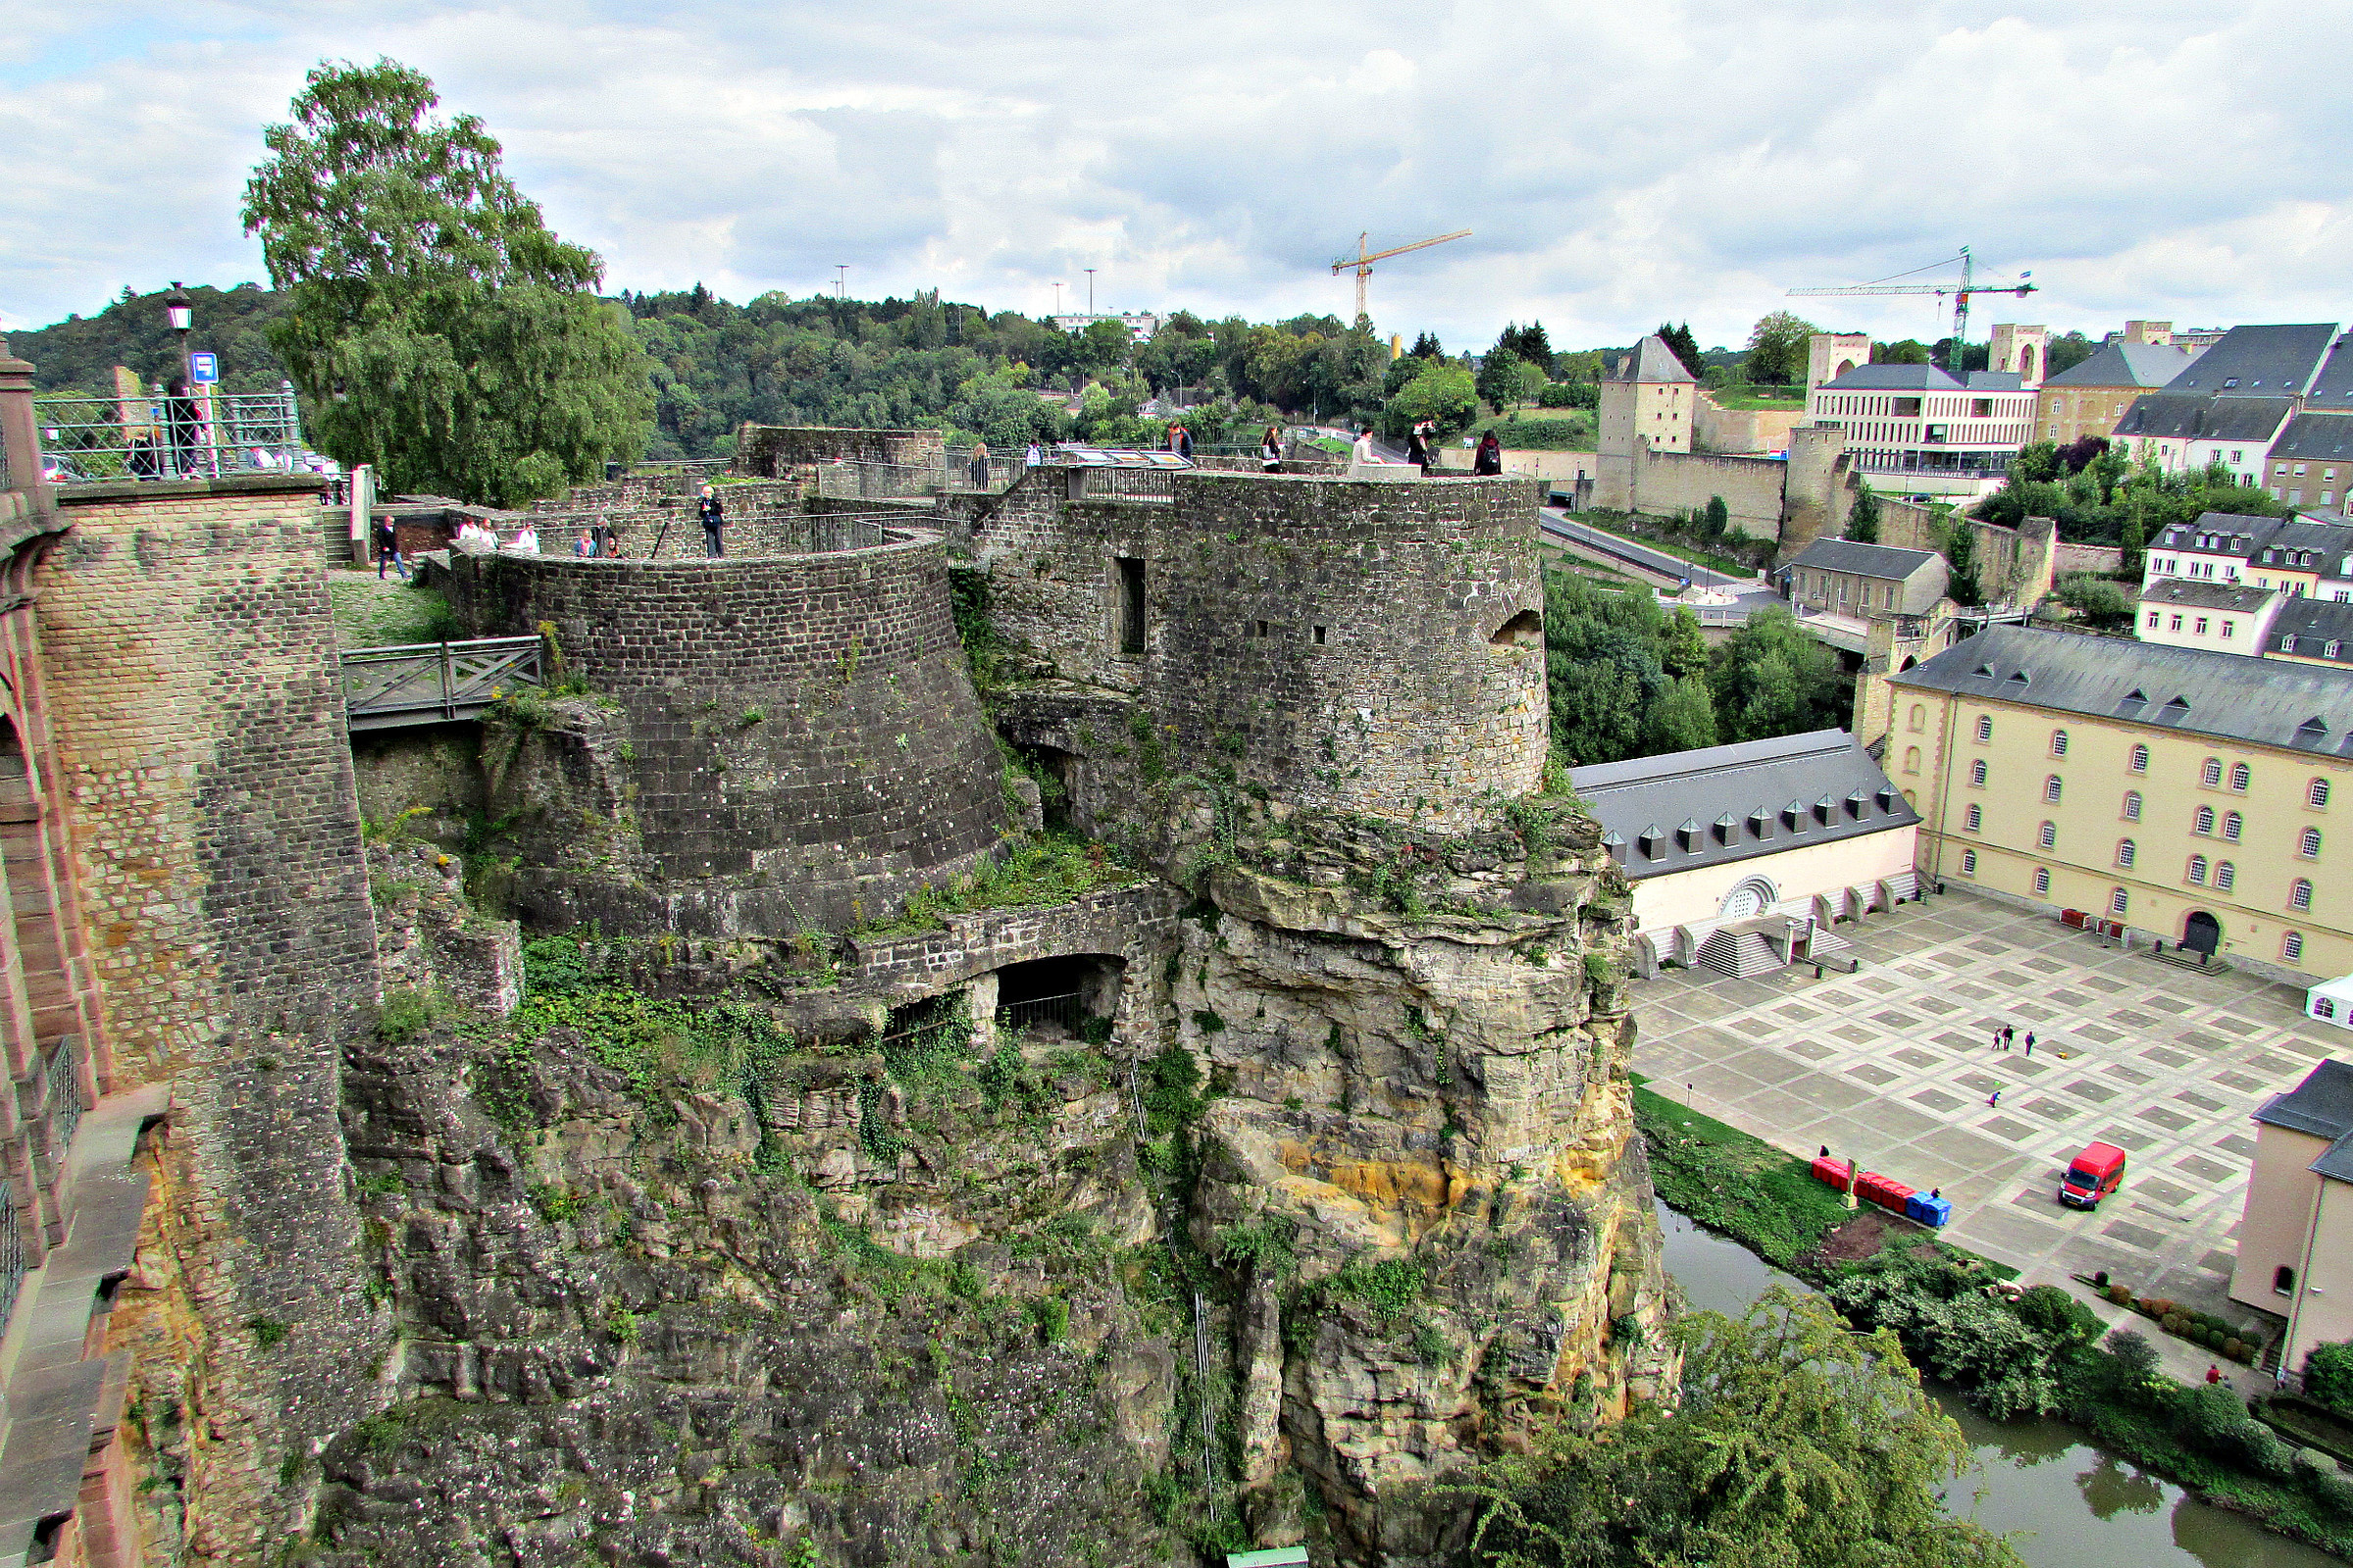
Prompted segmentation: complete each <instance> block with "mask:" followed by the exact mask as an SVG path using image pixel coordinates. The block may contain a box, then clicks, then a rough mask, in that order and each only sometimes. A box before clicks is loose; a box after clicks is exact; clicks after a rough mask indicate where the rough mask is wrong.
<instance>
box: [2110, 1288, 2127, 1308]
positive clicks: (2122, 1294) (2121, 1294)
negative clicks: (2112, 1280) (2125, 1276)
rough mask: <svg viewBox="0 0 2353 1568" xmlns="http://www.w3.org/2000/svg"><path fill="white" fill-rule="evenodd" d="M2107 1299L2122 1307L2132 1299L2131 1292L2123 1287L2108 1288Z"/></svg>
mask: <svg viewBox="0 0 2353 1568" xmlns="http://www.w3.org/2000/svg"><path fill="white" fill-rule="evenodd" d="M2108 1299H2109V1300H2111V1301H2113V1302H2115V1303H2116V1304H2117V1305H2118V1306H2123V1304H2124V1303H2125V1302H2127V1301H2130V1300H2131V1299H2132V1291H2131V1290H2129V1289H2128V1288H2126V1287H2124V1286H2122V1285H2112V1286H2110V1287H2109V1288H2108Z"/></svg>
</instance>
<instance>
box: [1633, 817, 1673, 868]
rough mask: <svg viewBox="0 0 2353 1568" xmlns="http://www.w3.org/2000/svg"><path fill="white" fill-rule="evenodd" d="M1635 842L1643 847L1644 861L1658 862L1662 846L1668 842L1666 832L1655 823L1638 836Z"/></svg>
mask: <svg viewBox="0 0 2353 1568" xmlns="http://www.w3.org/2000/svg"><path fill="white" fill-rule="evenodd" d="M1634 841H1635V842H1636V843H1637V844H1639V845H1640V846H1641V848H1642V858H1643V859H1645V860H1657V859H1658V858H1659V849H1660V846H1661V845H1662V844H1664V843H1665V842H1666V830H1665V829H1663V828H1662V827H1660V826H1659V825H1658V824H1657V823H1655V822H1654V823H1652V824H1651V825H1650V826H1649V827H1648V828H1645V829H1643V830H1642V832H1641V833H1640V834H1638V835H1635V840H1634Z"/></svg>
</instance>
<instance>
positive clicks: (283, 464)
mask: <svg viewBox="0 0 2353 1568" xmlns="http://www.w3.org/2000/svg"><path fill="white" fill-rule="evenodd" d="M32 418H33V424H34V427H35V428H36V429H37V430H39V432H40V442H41V448H42V468H43V469H44V471H45V472H46V473H47V475H48V477H49V479H50V480H51V481H53V482H55V483H58V484H93V483H100V482H104V481H117V480H177V479H217V478H219V477H220V476H222V475H224V474H252V473H269V472H271V471H274V470H276V471H291V470H295V469H307V468H310V467H312V466H313V461H314V459H313V454H312V452H311V450H310V448H309V447H307V446H305V445H304V444H303V439H302V413H301V410H300V409H299V408H298V407H297V406H296V404H295V401H294V388H293V386H292V385H291V384H289V383H282V382H281V384H280V387H279V389H278V390H277V391H275V392H214V393H211V394H209V395H201V396H188V397H171V396H167V395H165V394H163V393H160V392H158V393H141V394H140V395H138V396H135V397H91V396H87V395H83V394H80V393H59V394H57V395H54V396H50V397H36V398H34V399H33V400H32Z"/></svg>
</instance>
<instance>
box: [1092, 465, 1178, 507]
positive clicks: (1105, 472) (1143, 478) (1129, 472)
mask: <svg viewBox="0 0 2353 1568" xmlns="http://www.w3.org/2000/svg"><path fill="white" fill-rule="evenodd" d="M1076 472H1077V473H1078V475H1079V492H1078V493H1079V494H1080V495H1082V496H1085V497H1087V498H1088V499H1091V500H1092V499H1096V498H1099V497H1100V498H1106V499H1117V500H1122V501H1173V500H1175V499H1176V476H1177V471H1176V470H1174V469H1150V468H1083V469H1079V470H1077V471H1076Z"/></svg>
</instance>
